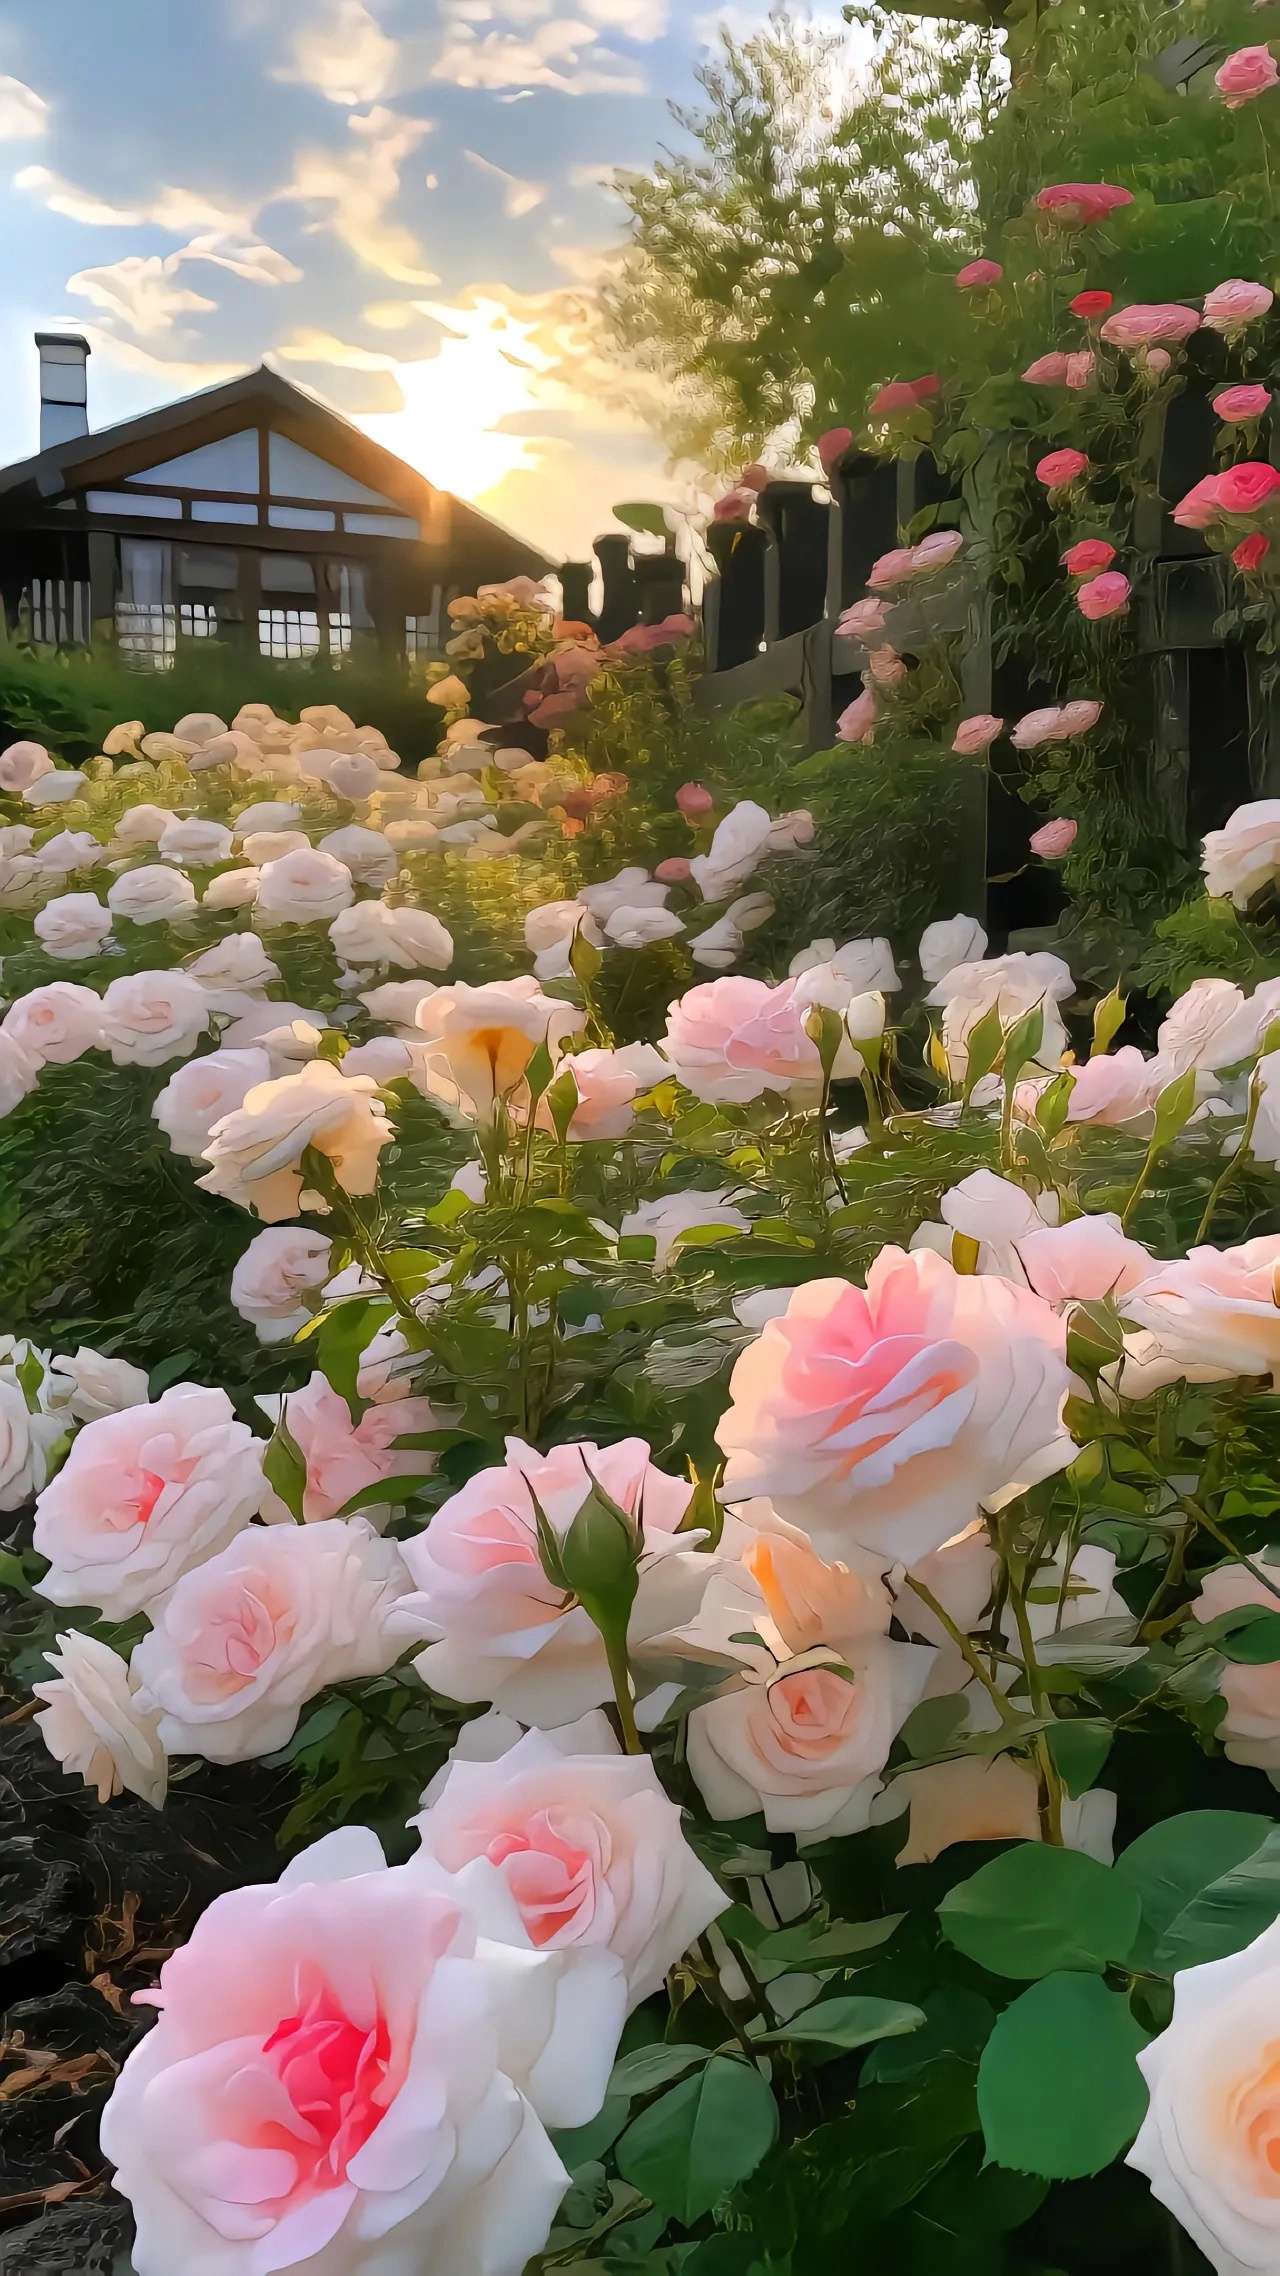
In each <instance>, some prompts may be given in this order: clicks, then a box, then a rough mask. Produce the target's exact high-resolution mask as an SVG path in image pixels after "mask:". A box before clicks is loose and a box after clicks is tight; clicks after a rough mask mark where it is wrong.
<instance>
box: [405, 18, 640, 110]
mask: <svg viewBox="0 0 1280 2276" xmlns="http://www.w3.org/2000/svg"><path fill="white" fill-rule="evenodd" d="M482 4H483V5H485V12H484V14H481V13H480V12H479V9H478V8H476V7H474V6H472V5H469V4H468V0H448V5H447V7H446V9H445V11H444V16H443V25H442V29H443V32H444V40H443V45H442V46H441V48H440V51H439V53H438V54H437V56H436V59H435V61H434V63H433V64H432V66H431V76H432V78H433V79H444V80H448V81H449V82H450V84H451V85H453V86H455V87H481V88H487V89H491V90H496V89H500V88H504V87H509V88H515V89H517V90H519V92H520V93H521V94H525V93H528V92H529V91H530V90H531V89H533V88H534V87H550V88H554V89H555V90H557V92H559V93H561V94H565V95H640V94H643V93H644V91H645V87H646V84H647V82H646V80H645V78H644V74H643V73H642V72H638V71H636V70H634V69H633V68H632V67H631V65H629V64H628V63H626V62H625V61H624V60H623V58H622V57H621V56H619V55H616V54H614V53H613V52H612V50H611V49H609V48H606V47H602V46H601V45H600V43H599V41H598V38H597V34H596V27H595V26H594V25H592V24H589V23H584V22H582V21H581V20H580V19H579V18H577V17H566V16H555V15H551V14H549V12H548V10H549V0H525V4H523V5H521V4H518V0H500V12H499V9H497V8H493V9H490V8H488V6H487V4H485V0H482ZM639 5H640V10H641V13H642V14H643V11H644V5H645V0H639Z"/></svg>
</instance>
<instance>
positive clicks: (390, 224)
mask: <svg viewBox="0 0 1280 2276" xmlns="http://www.w3.org/2000/svg"><path fill="white" fill-rule="evenodd" d="M347 126H348V128H349V130H350V133H351V136H352V141H351V144H350V146H349V148H347V149H346V150H338V151H334V150H320V149H314V150H303V151H300V152H299V154H298V157H297V159H296V161H295V165H294V173H293V179H292V181H291V182H290V183H289V184H288V186H287V187H286V188H285V189H283V190H280V191H278V192H277V193H276V194H277V197H278V198H279V199H280V200H282V201H286V202H289V203H292V204H295V205H302V206H308V207H312V208H319V209H322V210H320V211H319V212H318V213H316V214H315V216H314V218H313V219H312V221H311V223H310V225H309V226H310V227H311V228H313V229H327V230H329V231H330V232H331V233H332V235H333V236H335V237H336V238H337V239H338V240H339V242H340V243H341V244H343V245H345V246H346V247H347V249H348V251H349V252H351V253H354V255H355V257H356V259H357V260H358V261H362V262H363V263H364V265H365V267H366V268H370V269H376V270H378V271H379V272H380V273H381V274H382V275H383V276H386V277H394V278H395V280H396V282H397V283H398V284H412V285H430V284H436V283H437V282H438V281H439V280H438V279H437V277H436V275H435V273H434V271H433V270H431V269H428V268H426V267H424V266H423V263H422V260H421V256H420V252H419V247H418V241H417V239H416V237H415V236H414V234H413V232H412V230H410V229H407V228H406V227H405V226H404V224H403V223H402V222H399V221H396V220H395V219H394V218H393V217H392V214H391V210H390V209H391V207H392V205H393V204H394V203H395V200H396V198H397V197H398V196H399V192H400V169H401V167H402V166H403V164H404V162H405V160H406V159H407V158H408V157H410V156H411V154H412V153H413V151H415V150H416V149H417V147H418V145H419V143H420V142H422V141H423V139H424V138H425V136H427V135H428V134H429V133H430V132H431V127H430V123H429V122H428V121H427V120H425V119H411V118H405V117H403V116H402V115H401V114H400V113H399V112H397V111H390V110H386V109H384V108H382V107H380V106H378V105H375V106H374V108H373V109H372V110H368V111H357V112H355V113H353V114H352V116H351V117H350V118H349V119H348V120H347Z"/></svg>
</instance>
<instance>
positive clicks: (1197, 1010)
mask: <svg viewBox="0 0 1280 2276" xmlns="http://www.w3.org/2000/svg"><path fill="white" fill-rule="evenodd" d="M1264 1002H1265V1000H1264ZM1267 1008H1269V1007H1267ZM1265 1016H1266V1012H1265V1009H1264V1007H1263V1006H1259V1007H1258V1009H1257V1011H1256V1012H1254V1011H1251V1010H1250V1008H1249V1001H1248V1000H1247V999H1246V997H1245V993H1244V990H1243V988H1237V987H1236V986H1235V984H1234V982H1233V981H1230V980H1196V981H1193V982H1192V985H1191V986H1190V987H1189V988H1187V989H1185V990H1184V992H1183V993H1182V995H1180V996H1179V997H1178V999H1177V1001H1176V1002H1175V1003H1174V1004H1172V1005H1171V1006H1170V1008H1169V1010H1168V1011H1167V1012H1166V1014H1165V1017H1164V1018H1163V1019H1162V1020H1161V1022H1160V1026H1159V1029H1158V1030H1157V1033H1156V1046H1157V1052H1158V1056H1159V1058H1160V1060H1161V1061H1162V1063H1163V1064H1164V1066H1165V1067H1166V1069H1167V1071H1168V1072H1167V1076H1166V1080H1167V1081H1169V1082H1172V1080H1173V1079H1174V1077H1175V1076H1176V1075H1182V1074H1185V1073H1186V1071H1187V1069H1188V1068H1189V1067H1200V1068H1206V1069H1208V1070H1209V1072H1210V1073H1216V1071H1217V1070H1218V1068H1220V1067H1230V1066H1233V1065H1234V1064H1235V1062H1236V1060H1237V1059H1246V1058H1248V1057H1249V1056H1250V1054H1251V1053H1252V1051H1253V1050H1255V1049H1256V1047H1257V1041H1258V1025H1259V1023H1260V1021H1261V1020H1262V1019H1264V1018H1265Z"/></svg>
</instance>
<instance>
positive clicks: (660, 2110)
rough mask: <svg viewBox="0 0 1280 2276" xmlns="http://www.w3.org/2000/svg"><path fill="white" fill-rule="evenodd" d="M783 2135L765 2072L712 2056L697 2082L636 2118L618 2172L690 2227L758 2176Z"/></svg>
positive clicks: (675, 2090) (621, 2146)
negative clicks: (750, 2177) (762, 2162)
mask: <svg viewBox="0 0 1280 2276" xmlns="http://www.w3.org/2000/svg"><path fill="white" fill-rule="evenodd" d="M777 2133H778V2111H777V2106H776V2104H775V2102H774V2099H773V2094H772V2091H771V2090H770V2088H769V2086H768V2085H767V2083H766V2081H765V2080H764V2079H763V2078H762V2077H761V2076H760V2073H759V2071H757V2070H753V2069H751V2068H749V2067H748V2065H747V2064H746V2063H740V2062H735V2061H733V2060H731V2059H730V2058H729V2057H728V2056H726V2055H713V2056H712V2059H711V2061H710V2062H709V2063H708V2064H707V2066H706V2068H705V2069H704V2070H702V2071H700V2072H699V2073H698V2075H697V2076H696V2078H687V2079H684V2080H683V2081H682V2082H681V2084H680V2085H679V2086H675V2087H673V2088H672V2089H671V2092H670V2093H669V2094H664V2095H663V2096H662V2097H661V2099H660V2100H659V2101H657V2102H653V2103H650V2105H649V2108H648V2109H647V2110H642V2111H641V2113H640V2116H639V2117H638V2118H635V2119H633V2120H632V2122H631V2124H630V2125H629V2126H628V2128H627V2130H626V2132H625V2134H624V2135H623V2136H622V2139H621V2141H620V2142H619V2143H618V2147H617V2153H616V2156H617V2166H618V2171H619V2173H620V2174H621V2175H622V2178H623V2180H624V2181H629V2182H631V2184H632V2186H633V2187H634V2188H636V2189H641V2190H643V2191H644V2194H645V2196H646V2197H648V2198H651V2199H652V2201H653V2203H654V2204H655V2205H659V2206H661V2208H662V2210H663V2212H664V2213H667V2214H669V2215H670V2217H671V2218H672V2219H673V2220H677V2221H681V2222H683V2223H684V2225H685V2227H686V2228H687V2227H690V2226H691V2225H692V2223H693V2222H694V2221H699V2220H701V2218H702V2216H703V2214H704V2213H709V2212H710V2211H711V2208H712V2206H713V2205H716V2204H718V2203H719V2201H720V2199H721V2198H722V2197H724V2196H726V2195H727V2194H728V2192H729V2191H730V2190H731V2189H733V2188H736V2186H737V2184H738V2183H739V2182H740V2181H745V2180H746V2178H747V2175H748V2174H749V2173H754V2172H755V2169H756V2167H757V2166H758V2165H759V2163H760V2160H761V2158H762V2157H764V2156H766V2155H767V2153H768V2151H769V2150H771V2149H772V2147H773V2144H774V2142H775V2140H776V2139H777Z"/></svg>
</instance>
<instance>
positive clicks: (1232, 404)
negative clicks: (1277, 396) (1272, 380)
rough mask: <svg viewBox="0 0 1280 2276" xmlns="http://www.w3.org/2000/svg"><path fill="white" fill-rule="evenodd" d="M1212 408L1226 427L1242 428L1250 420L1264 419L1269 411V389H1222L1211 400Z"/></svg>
mask: <svg viewBox="0 0 1280 2276" xmlns="http://www.w3.org/2000/svg"><path fill="white" fill-rule="evenodd" d="M1213 408H1214V410H1215V411H1216V412H1217V414H1218V417H1219V418H1220V419H1221V420H1222V421H1223V422H1224V424H1225V425H1226V426H1228V427H1242V426H1244V425H1246V424H1247V422H1248V421H1249V420H1250V419H1265V417H1266V415H1267V413H1268V411H1269V410H1270V409H1271V389H1270V388H1269V387H1260V386H1258V387H1224V388H1223V390H1222V392H1221V394H1220V395H1215V396H1214V398H1213Z"/></svg>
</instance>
